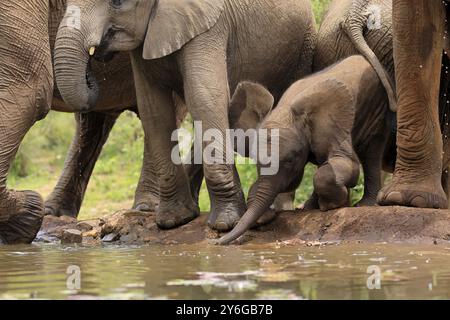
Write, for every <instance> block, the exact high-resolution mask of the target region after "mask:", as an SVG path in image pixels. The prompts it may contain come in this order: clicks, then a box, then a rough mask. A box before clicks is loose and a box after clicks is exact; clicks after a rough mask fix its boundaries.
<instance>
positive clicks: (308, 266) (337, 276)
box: [0, 244, 450, 299]
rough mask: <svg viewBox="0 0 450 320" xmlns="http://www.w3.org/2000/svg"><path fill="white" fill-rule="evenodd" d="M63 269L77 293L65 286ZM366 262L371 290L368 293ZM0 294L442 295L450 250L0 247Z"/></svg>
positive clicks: (448, 284)
mask: <svg viewBox="0 0 450 320" xmlns="http://www.w3.org/2000/svg"><path fill="white" fill-rule="evenodd" d="M69 266H78V267H79V268H80V270H81V289H80V290H70V288H69V289H68V287H67V284H66V281H67V277H68V275H67V274H66V271H67V268H68V267H69ZM369 266H377V267H379V270H380V272H381V289H380V290H369V289H368V287H367V279H368V277H369V276H370V274H368V273H367V268H368V267H369ZM0 298H3V299H14V298H20V299H28V298H36V299H42V298H53V299H87V298H91V299H394V298H395V299H403V298H430V299H431V298H433V299H436V298H437V299H443V298H446V299H448V298H450V247H445V246H430V247H424V246H411V245H386V244H379V245H362V244H361V245H333V246H325V247H293V246H280V245H273V246H246V247H215V246H206V245H199V246H164V247H162V246H161V247H159V246H150V247H129V246H127V247H120V246H119V247H118V246H106V247H87V246H80V247H65V246H55V245H34V246H18V247H1V248H0Z"/></svg>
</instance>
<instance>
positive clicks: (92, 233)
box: [83, 229, 100, 239]
mask: <svg viewBox="0 0 450 320" xmlns="http://www.w3.org/2000/svg"><path fill="white" fill-rule="evenodd" d="M99 235H100V230H98V229H92V230H89V231H86V232H83V238H94V239H97V238H98V237H99Z"/></svg>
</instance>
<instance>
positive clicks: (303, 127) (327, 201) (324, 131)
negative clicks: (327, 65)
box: [217, 79, 359, 244]
mask: <svg viewBox="0 0 450 320" xmlns="http://www.w3.org/2000/svg"><path fill="white" fill-rule="evenodd" d="M308 83H309V84H310V85H308ZM239 91H244V92H239ZM236 97H245V99H242V98H241V99H236ZM273 101H274V100H273V97H272V96H271V95H270V93H269V92H268V91H267V90H266V89H265V88H263V87H262V86H260V85H257V84H251V85H248V84H247V85H244V86H239V87H238V89H237V91H236V93H235V95H234V98H233V103H232V107H233V108H235V109H237V110H246V113H247V114H248V113H255V111H254V110H268V108H267V107H261V106H264V105H271V103H273ZM353 106H354V102H353V99H352V95H351V93H350V92H349V90H348V89H347V88H346V86H345V85H343V84H342V83H340V82H338V81H336V80H325V81H320V82H318V83H314V82H312V84H311V82H308V79H306V80H301V81H299V82H297V83H296V84H294V85H293V86H292V87H291V88H290V89H289V90H288V91H287V92H286V93H285V94H284V96H283V97H282V98H281V100H280V102H279V104H278V106H277V107H276V108H275V109H274V110H273V111H272V112H271V113H270V114H269V115H268V116H266V117H265V119H264V121H263V122H262V124H261V125H260V126H259V130H273V129H278V130H279V141H278V143H279V148H278V150H279V155H278V160H279V170H278V172H277V173H275V174H274V175H262V174H261V175H260V176H259V178H258V180H257V181H256V183H255V184H254V185H253V186H252V188H251V189H250V194H249V200H248V210H247V212H246V213H245V214H244V216H243V217H242V218H241V220H240V222H239V223H238V225H237V226H236V227H235V228H234V229H233V230H232V231H231V232H230V233H229V234H227V235H225V236H224V237H222V238H221V239H219V240H217V244H228V243H230V242H232V241H234V240H236V239H237V238H238V237H240V236H241V235H242V234H244V233H245V231H247V230H248V229H249V228H251V227H252V226H253V225H254V224H255V223H256V221H257V220H258V219H259V218H260V217H261V216H262V215H263V214H264V213H265V212H266V211H267V210H268V209H269V208H270V206H271V205H272V203H273V202H274V200H275V198H276V197H277V195H278V194H279V193H286V192H291V191H293V190H295V189H296V188H297V187H298V186H299V184H300V183H301V181H302V178H303V173H304V168H305V166H306V164H307V162H308V161H309V160H311V159H314V160H315V161H317V162H318V163H321V164H322V166H321V167H320V168H319V169H318V171H317V173H316V176H315V179H314V187H315V191H316V192H317V193H319V194H320V199H319V205H320V209H321V210H324V211H326V210H331V209H335V208H337V207H342V206H344V205H346V204H347V202H348V190H347V188H346V187H345V186H342V185H341V184H340V183H339V181H341V180H343V177H344V175H346V173H347V172H349V171H350V172H351V175H352V177H354V176H355V172H354V171H355V167H354V166H352V165H351V164H349V162H348V161H346V159H345V158H340V157H332V158H330V159H327V158H326V156H323V155H327V154H328V152H330V150H329V149H330V148H329V146H330V145H335V146H336V148H342V147H343V146H344V149H345V148H348V147H349V148H350V149H351V148H352V146H351V129H352V125H353V118H354V108H353ZM269 109H270V108H269ZM232 111H233V110H232ZM232 114H233V113H232ZM254 118H255V119H256V118H257V117H254ZM231 119H233V117H231ZM253 123H255V122H253ZM349 139H350V141H349ZM330 140H331V142H330ZM268 144H269V147H268V149H270V150H274V149H275V150H276V149H277V148H274V146H273V143H272V141H271V139H270V136H269V141H268ZM348 144H349V145H348ZM272 158H273V157H272ZM264 165H267V164H266V163H264V164H263V163H261V162H260V161H259V159H258V169H259V171H261V168H262V167H264ZM356 170H357V171H358V172H359V166H358V167H357V168H356ZM357 177H358V173H356V181H354V183H355V184H356V182H357Z"/></svg>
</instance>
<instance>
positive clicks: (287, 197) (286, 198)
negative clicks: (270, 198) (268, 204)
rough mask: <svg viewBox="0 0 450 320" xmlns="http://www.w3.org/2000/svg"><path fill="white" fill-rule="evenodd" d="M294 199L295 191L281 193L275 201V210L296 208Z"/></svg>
mask: <svg viewBox="0 0 450 320" xmlns="http://www.w3.org/2000/svg"><path fill="white" fill-rule="evenodd" d="M294 199H295V191H292V192H287V193H281V194H279V195H278V196H277V198H276V199H275V201H274V203H273V205H274V208H275V211H277V212H279V211H292V210H294Z"/></svg>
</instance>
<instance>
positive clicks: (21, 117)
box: [0, 83, 51, 244]
mask: <svg viewBox="0 0 450 320" xmlns="http://www.w3.org/2000/svg"><path fill="white" fill-rule="evenodd" d="M48 85H49V86H51V84H50V83H49V84H48ZM50 92H51V90H50V89H48V90H47V89H46V88H44V90H43V91H37V92H36V93H34V92H32V91H31V92H30V88H29V86H23V87H19V88H9V89H7V90H3V89H2V88H1V87H0V111H1V114H0V137H1V138H0V139H1V143H0V243H3V244H18V243H31V242H32V241H33V240H34V238H35V237H36V234H37V233H38V231H39V229H40V227H41V224H42V219H43V216H44V203H43V200H42V198H41V196H40V195H39V194H38V193H36V192H34V191H15V190H9V189H8V188H7V174H8V171H9V168H10V166H11V163H12V161H13V160H14V156H15V155H16V153H17V150H18V148H19V145H20V143H21V142H22V140H23V138H24V136H25V134H26V133H27V132H28V130H29V129H30V128H31V126H32V125H33V124H34V122H35V120H36V119H38V118H41V117H42V114H44V113H45V112H42V110H39V109H40V108H39V104H41V105H43V104H45V105H47V103H45V101H49V100H50V97H49V95H48V93H50ZM35 94H36V96H37V97H36V96H35ZM35 104H37V105H38V107H36V106H35ZM46 108H48V106H47V107H46ZM47 110H48V109H47Z"/></svg>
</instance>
